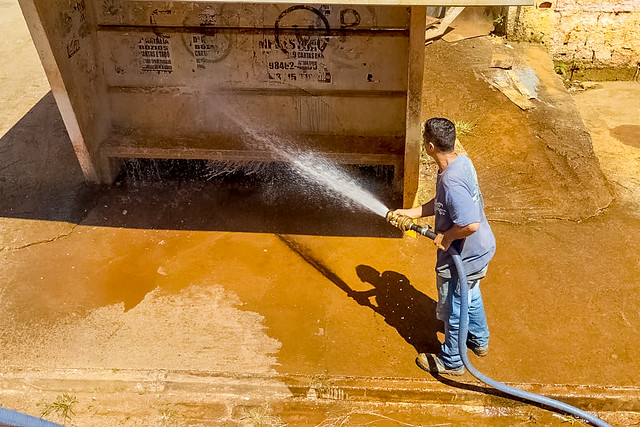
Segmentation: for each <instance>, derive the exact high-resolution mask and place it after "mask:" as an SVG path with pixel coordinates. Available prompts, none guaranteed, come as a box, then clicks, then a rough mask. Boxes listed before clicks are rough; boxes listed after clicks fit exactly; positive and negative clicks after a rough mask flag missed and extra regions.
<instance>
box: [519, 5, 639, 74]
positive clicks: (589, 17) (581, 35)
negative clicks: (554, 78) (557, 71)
mask: <svg viewBox="0 0 640 427" xmlns="http://www.w3.org/2000/svg"><path fill="white" fill-rule="evenodd" d="M544 3H546V5H545V4H544ZM544 6H549V7H547V8H545V7H544ZM507 33H508V36H509V38H511V39H514V40H524V41H533V42H538V43H543V44H545V45H547V46H548V47H549V50H550V52H551V54H552V55H553V59H554V60H556V61H574V60H576V61H580V63H581V64H582V66H584V67H585V68H635V67H637V66H638V63H639V62H640V0H609V1H604V0H551V1H546V2H545V1H542V0H537V2H536V6H535V7H510V8H509V13H508V17H507Z"/></svg>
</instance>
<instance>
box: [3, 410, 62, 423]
mask: <svg viewBox="0 0 640 427" xmlns="http://www.w3.org/2000/svg"><path fill="white" fill-rule="evenodd" d="M0 425H7V426H16V427H62V426H61V425H60V424H56V423H52V422H51V421H47V420H43V419H42V418H37V417H34V416H32V415H27V414H22V413H20V412H16V411H12V410H11V409H5V408H2V407H0Z"/></svg>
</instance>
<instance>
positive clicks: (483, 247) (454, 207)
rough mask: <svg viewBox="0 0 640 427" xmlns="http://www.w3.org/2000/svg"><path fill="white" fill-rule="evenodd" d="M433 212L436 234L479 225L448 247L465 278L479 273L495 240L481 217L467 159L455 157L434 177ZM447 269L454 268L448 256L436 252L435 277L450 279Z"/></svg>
mask: <svg viewBox="0 0 640 427" xmlns="http://www.w3.org/2000/svg"><path fill="white" fill-rule="evenodd" d="M434 210H435V216H436V220H435V230H436V232H437V233H443V232H445V231H447V230H448V229H449V228H451V227H452V226H453V224H456V225H458V226H461V227H464V226H465V225H469V224H472V223H475V222H477V223H479V227H478V230H477V231H476V232H475V233H473V234H472V235H470V236H469V237H467V238H466V239H460V240H456V241H454V242H453V243H452V245H453V246H454V247H455V248H456V249H457V250H458V252H460V255H461V257H462V262H463V265H464V267H465V270H466V273H467V275H472V274H474V273H477V272H479V271H481V270H483V269H484V268H485V267H486V266H487V265H488V264H489V261H490V260H491V258H492V257H493V255H494V253H495V251H496V240H495V237H494V236H493V232H492V231H491V226H489V222H488V221H487V217H486V216H485V213H484V201H483V199H482V193H481V192H480V187H479V185H478V177H477V175H476V170H475V168H474V167H473V163H471V160H470V159H469V158H468V157H467V156H464V155H458V157H456V158H455V159H454V160H453V161H452V162H451V163H449V165H448V166H447V168H446V169H445V171H444V172H442V173H438V178H437V181H436V197H435V205H434ZM451 268H455V267H453V259H452V258H451V255H450V254H449V253H448V252H445V251H442V250H438V260H437V263H436V272H437V273H438V275H440V276H443V277H447V278H448V277H451Z"/></svg>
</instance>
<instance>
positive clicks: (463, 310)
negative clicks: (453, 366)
mask: <svg viewBox="0 0 640 427" xmlns="http://www.w3.org/2000/svg"><path fill="white" fill-rule="evenodd" d="M385 219H386V220H387V222H388V223H389V224H391V225H393V226H394V227H396V228H399V229H400V230H402V231H409V230H412V231H415V232H416V233H418V234H420V235H422V236H425V237H428V238H430V239H431V240H433V239H435V238H436V236H437V233H435V232H434V231H432V230H431V228H430V227H429V226H420V225H418V224H416V223H415V222H414V221H413V218H411V217H408V216H405V215H394V211H392V210H391V211H389V212H387V214H386V215H385ZM448 252H449V253H450V254H451V257H452V258H453V263H454V264H455V266H456V270H457V271H458V277H459V278H460V329H459V330H458V351H459V352H460V358H461V359H462V363H463V364H464V367H465V368H466V369H467V371H469V372H470V373H471V375H473V376H474V377H476V378H477V379H478V380H480V381H482V382H483V383H485V384H487V385H488V386H490V387H493V388H495V389H496V390H498V391H501V392H503V393H505V394H507V395H509V396H510V397H511V398H516V399H523V400H526V401H529V402H534V403H538V404H540V405H543V406H544V407H545V408H546V409H550V410H554V411H556V412H561V413H564V414H570V415H573V416H574V417H577V418H580V419H582V420H585V421H587V422H588V423H590V424H591V425H594V426H596V427H611V426H610V425H609V424H607V423H606V422H604V421H602V420H601V419H600V418H598V417H596V416H595V415H593V414H591V413H589V412H586V411H583V410H581V409H578V408H576V407H575V406H571V405H568V404H566V403H564V402H560V401H558V400H554V399H551V398H549V397H545V396H541V395H539V394H535V393H529V392H528V391H524V390H520V389H517V388H515V387H511V386H508V385H506V384H504V383H501V382H498V381H496V380H493V379H491V378H489V377H487V376H486V375H484V374H483V373H482V372H480V371H478V370H477V369H476V368H475V367H474V366H473V365H472V364H471V361H470V360H469V356H468V355H467V335H468V333H469V287H468V286H469V285H468V283H467V273H466V271H465V269H464V265H463V264H462V257H461V256H460V253H459V252H458V251H457V250H456V249H455V248H454V247H453V245H452V246H449V250H448Z"/></svg>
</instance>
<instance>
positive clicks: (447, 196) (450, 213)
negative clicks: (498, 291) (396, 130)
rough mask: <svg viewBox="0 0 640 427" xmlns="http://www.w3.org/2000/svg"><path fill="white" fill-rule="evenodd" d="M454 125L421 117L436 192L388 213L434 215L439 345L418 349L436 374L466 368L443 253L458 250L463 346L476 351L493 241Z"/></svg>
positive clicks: (453, 274) (483, 348) (453, 279)
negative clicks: (464, 304) (465, 319)
mask: <svg viewBox="0 0 640 427" xmlns="http://www.w3.org/2000/svg"><path fill="white" fill-rule="evenodd" d="M455 141H456V131H455V126H454V124H453V123H452V122H451V121H449V120H447V119H444V118H440V117H434V118H432V119H429V120H427V121H426V123H425V125H424V131H423V144H424V148H425V150H426V152H427V154H428V155H429V156H430V157H432V158H433V159H434V160H435V162H436V164H437V165H438V177H437V181H436V196H435V197H434V198H433V199H432V200H430V201H429V202H428V203H426V204H424V205H422V206H418V207H415V208H412V209H398V210H395V211H393V212H392V215H393V216H395V217H397V216H399V215H405V216H408V217H411V218H420V217H427V216H432V215H435V231H436V233H437V236H436V238H435V240H434V244H435V245H436V247H437V248H438V255H437V262H436V283H437V288H438V304H437V307H436V317H437V318H438V319H440V320H442V321H443V322H444V325H445V329H444V331H445V332H444V336H445V339H444V344H442V348H441V352H440V354H425V353H420V354H419V355H418V357H417V358H416V363H417V364H418V366H419V367H420V368H422V369H424V370H425V371H428V372H432V373H437V374H450V375H462V374H463V373H464V372H465V368H464V366H463V363H462V359H461V358H460V353H459V351H458V329H459V324H460V288H459V279H458V276H457V270H456V268H455V266H454V263H453V259H452V257H451V255H450V253H449V252H448V249H449V246H450V245H453V246H454V247H455V248H456V250H457V251H458V252H459V253H460V254H461V257H462V262H463V265H464V267H465V270H466V271H467V281H468V284H469V334H468V337H467V347H468V348H469V349H470V350H471V351H473V352H474V353H475V354H476V355H477V356H481V357H482V356H486V355H487V353H488V351H489V327H488V325H487V319H486V316H485V312H484V305H483V302H482V294H481V293H480V280H481V279H482V278H483V277H484V276H485V275H486V273H487V268H488V265H489V261H490V260H491V258H492V257H493V254H494V253H495V248H496V241H495V238H494V236H493V232H492V231H491V227H490V226H489V223H488V221H487V218H486V216H485V213H484V202H483V199H482V193H481V192H480V187H479V186H478V178H477V176H476V171H475V168H474V167H473V164H472V163H471V160H470V159H469V158H468V157H467V156H464V155H459V154H457V153H456V152H455Z"/></svg>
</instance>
